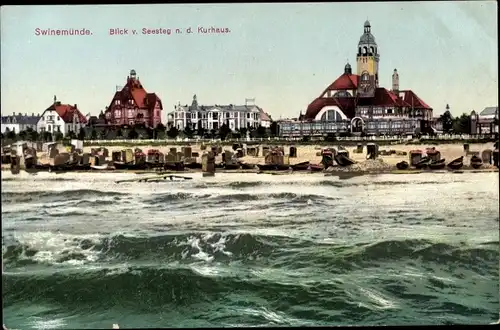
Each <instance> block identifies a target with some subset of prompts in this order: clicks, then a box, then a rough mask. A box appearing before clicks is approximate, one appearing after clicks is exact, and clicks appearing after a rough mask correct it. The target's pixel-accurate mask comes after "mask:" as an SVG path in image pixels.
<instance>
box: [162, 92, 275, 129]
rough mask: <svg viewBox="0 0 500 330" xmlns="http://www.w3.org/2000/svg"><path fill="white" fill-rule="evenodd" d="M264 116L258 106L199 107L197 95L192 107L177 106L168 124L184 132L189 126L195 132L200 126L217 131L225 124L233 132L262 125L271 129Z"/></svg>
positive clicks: (168, 119)
mask: <svg viewBox="0 0 500 330" xmlns="http://www.w3.org/2000/svg"><path fill="white" fill-rule="evenodd" d="M262 114H265V113H264V112H263V111H262V109H260V108H259V107H258V106H256V105H232V104H231V105H213V106H198V102H197V100H196V95H195V96H194V97H193V102H192V104H191V106H188V105H184V106H182V105H180V104H179V105H176V106H175V109H174V111H172V112H170V113H169V114H168V117H167V124H169V125H174V126H175V127H177V129H179V130H184V129H185V128H186V126H187V125H188V124H189V125H191V126H190V127H191V129H193V130H197V129H198V127H199V126H200V125H201V127H203V128H204V129H206V130H212V129H215V130H217V129H219V128H220V127H221V126H222V125H223V124H227V125H228V126H229V128H230V129H231V130H232V131H234V130H238V129H241V128H248V127H253V128H256V127H259V126H260V125H261V126H264V127H269V126H270V125H271V120H270V118H269V116H267V114H265V116H263V115H262ZM263 119H264V120H263Z"/></svg>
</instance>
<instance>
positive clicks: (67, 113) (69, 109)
mask: <svg viewBox="0 0 500 330" xmlns="http://www.w3.org/2000/svg"><path fill="white" fill-rule="evenodd" d="M47 110H55V111H56V112H57V114H58V115H59V117H61V119H62V120H63V121H64V122H65V123H72V122H73V116H74V114H75V113H76V114H77V116H78V119H79V121H80V123H82V124H86V123H87V118H86V117H85V116H84V115H83V114H82V113H81V112H80V110H78V108H77V107H76V104H75V105H74V106H73V105H70V104H61V103H60V102H56V103H54V104H52V105H51V106H50V107H48V108H47V109H46V110H45V111H47Z"/></svg>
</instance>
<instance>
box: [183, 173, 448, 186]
mask: <svg viewBox="0 0 500 330" xmlns="http://www.w3.org/2000/svg"><path fill="white" fill-rule="evenodd" d="M291 178H293V176H292V177H291ZM306 178H307V177H306ZM454 182H457V181H454ZM297 184H300V185H301V186H310V187H314V186H327V187H336V188H343V187H358V186H366V185H367V183H366V182H352V181H350V180H318V181H295V180H289V178H285V179H284V180H282V181H277V182H276V181H231V182H210V183H205V182H200V183H196V184H195V185H194V186H193V188H195V189H203V188H210V187H211V188H213V187H217V188H230V189H248V188H257V187H265V186H287V185H290V186H295V185H297ZM436 184H449V182H446V181H408V180H407V181H394V180H390V181H371V182H370V183H369V185H371V186H387V185H389V186H390V185H436Z"/></svg>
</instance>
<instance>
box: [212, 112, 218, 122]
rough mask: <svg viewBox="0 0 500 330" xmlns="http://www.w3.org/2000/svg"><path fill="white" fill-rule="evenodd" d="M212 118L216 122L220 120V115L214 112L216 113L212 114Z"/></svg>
mask: <svg viewBox="0 0 500 330" xmlns="http://www.w3.org/2000/svg"><path fill="white" fill-rule="evenodd" d="M212 118H213V119H214V120H217V119H219V114H218V113H217V112H214V113H213V114H212Z"/></svg>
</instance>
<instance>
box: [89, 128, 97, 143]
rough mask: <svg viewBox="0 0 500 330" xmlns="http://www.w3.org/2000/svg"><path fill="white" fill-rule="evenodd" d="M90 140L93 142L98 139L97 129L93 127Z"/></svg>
mask: <svg viewBox="0 0 500 330" xmlns="http://www.w3.org/2000/svg"><path fill="white" fill-rule="evenodd" d="M90 138H91V139H92V140H95V139H97V131H96V130H95V128H94V127H92V131H91V132H90Z"/></svg>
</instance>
